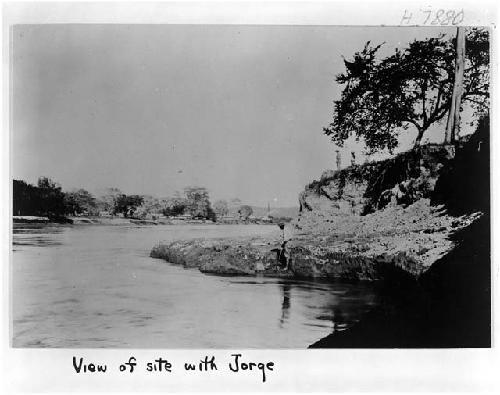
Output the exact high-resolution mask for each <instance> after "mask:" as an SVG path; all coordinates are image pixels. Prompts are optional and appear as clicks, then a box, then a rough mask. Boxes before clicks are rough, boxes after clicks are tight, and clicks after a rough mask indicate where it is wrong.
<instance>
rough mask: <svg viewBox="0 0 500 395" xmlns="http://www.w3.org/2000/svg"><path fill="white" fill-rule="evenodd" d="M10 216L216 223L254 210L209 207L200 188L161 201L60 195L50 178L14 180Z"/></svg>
mask: <svg viewBox="0 0 500 395" xmlns="http://www.w3.org/2000/svg"><path fill="white" fill-rule="evenodd" d="M13 214H14V215H15V216H42V217H48V218H50V219H61V218H65V217H67V216H79V215H86V216H109V215H111V216H114V215H119V216H123V217H125V218H137V219H144V218H148V217H154V216H159V215H164V216H166V217H176V216H188V217H190V218H193V219H205V220H212V221H216V220H217V219H221V218H223V217H226V216H228V215H231V216H233V217H235V218H236V219H238V220H248V219H249V217H250V216H251V215H252V214H253V209H252V207H251V206H248V205H244V204H242V203H241V200H239V199H231V200H230V201H226V200H217V201H215V203H214V204H213V205H212V204H211V202H210V199H209V194H208V191H207V189H206V188H203V187H196V186H194V187H187V188H185V189H184V191H183V194H181V193H179V192H176V193H175V194H174V196H173V197H167V198H161V199H159V198H155V197H153V196H150V195H127V194H124V193H123V192H122V191H121V190H119V189H118V188H107V189H106V190H105V191H104V192H103V193H102V194H101V195H100V196H98V197H96V196H94V195H93V194H91V193H90V192H89V191H87V190H85V189H82V188H80V189H75V190H72V191H63V190H62V187H61V185H59V184H58V183H56V182H54V181H53V180H51V179H50V178H47V177H40V178H39V179H38V182H37V184H36V185H32V184H29V183H27V182H25V181H23V180H13Z"/></svg>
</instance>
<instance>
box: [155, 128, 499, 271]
mask: <svg viewBox="0 0 500 395" xmlns="http://www.w3.org/2000/svg"><path fill="white" fill-rule="evenodd" d="M487 129H489V127H488V128H483V130H487ZM487 141H488V134H487V133H486V134H484V133H483V134H481V133H476V135H475V136H473V137H472V138H471V139H470V141H469V142H468V143H466V144H462V146H461V147H458V148H457V152H456V153H455V147H443V146H435V145H428V146H424V147H421V148H420V149H417V150H412V151H409V152H405V153H402V154H400V155H397V156H395V157H394V158H391V159H388V160H385V161H380V162H372V163H367V164H364V165H360V166H352V167H349V168H346V169H343V170H340V171H331V170H329V171H326V172H325V173H323V175H322V176H321V178H320V180H319V181H314V182H312V183H311V184H309V185H308V186H306V188H305V190H304V191H303V192H302V193H301V194H300V197H299V201H300V214H299V216H298V218H297V219H296V220H294V221H293V222H292V224H290V225H287V226H288V227H289V228H291V229H289V231H288V232H287V233H288V234H289V235H290V236H289V240H288V241H287V243H286V246H285V247H284V248H283V246H282V245H281V243H280V241H279V240H246V241H242V240H217V241H211V242H210V243H208V242H206V241H202V240H201V241H200V240H194V241H187V242H181V243H179V242H177V243H171V244H169V245H163V246H158V247H156V248H155V249H153V251H152V254H151V255H152V256H154V257H158V258H163V259H166V260H168V261H170V262H173V263H180V264H183V265H186V266H195V267H198V268H199V269H200V270H201V271H204V272H212V273H220V274H249V275H254V274H263V275H283V276H296V277H307V278H326V279H348V280H379V279H386V280H387V279H389V280H394V279H397V278H399V279H401V278H403V277H405V276H411V277H413V278H417V277H418V276H419V275H421V274H422V273H424V272H425V271H426V270H427V269H428V268H429V267H430V266H431V265H432V264H433V263H434V262H436V261H437V260H438V259H440V258H442V257H443V256H445V255H446V254H448V253H449V252H450V251H452V250H453V248H454V247H455V246H456V241H454V240H453V238H452V237H451V236H452V235H453V234H455V233H456V232H457V231H459V230H461V229H464V228H467V227H468V226H469V225H471V224H472V223H473V222H475V221H476V220H477V219H478V218H480V217H481V216H483V214H484V213H485V212H486V211H487V210H488V207H489V189H487V191H486V192H485V191H483V192H481V191H479V190H477V188H475V186H474V184H477V182H478V181H477V179H478V178H480V179H481V180H482V181H481V182H482V184H481V185H483V184H484V185H486V186H487V187H488V188H489V177H488V174H489V157H488V155H487V153H488V152H489V151H488V144H487ZM481 147H482V148H481ZM484 185H483V189H484ZM471 191H473V192H472V193H471ZM450 193H455V194H459V195H458V196H450ZM477 195H480V196H482V197H483V199H482V200H481V199H480V200H479V201H478V200H477ZM467 196H469V197H468V198H467ZM207 243H208V244H207ZM285 261H286V264H284V262H285Z"/></svg>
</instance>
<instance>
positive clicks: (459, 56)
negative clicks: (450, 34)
mask: <svg viewBox="0 0 500 395" xmlns="http://www.w3.org/2000/svg"><path fill="white" fill-rule="evenodd" d="M455 50H456V51H455V52H456V54H455V82H454V84H453V93H452V96H451V105H450V111H449V113H448V122H447V123H446V134H445V138H444V142H445V144H452V143H454V142H455V139H456V136H457V134H458V128H459V126H460V105H461V103H462V93H463V81H464V67H465V28H464V27H458V28H457V41H456V48H455Z"/></svg>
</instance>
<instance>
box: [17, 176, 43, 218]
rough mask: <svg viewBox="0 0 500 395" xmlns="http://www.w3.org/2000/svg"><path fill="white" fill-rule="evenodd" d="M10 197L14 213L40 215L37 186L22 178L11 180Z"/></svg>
mask: <svg viewBox="0 0 500 395" xmlns="http://www.w3.org/2000/svg"><path fill="white" fill-rule="evenodd" d="M12 198H13V207H12V212H13V213H14V215H41V214H42V213H41V212H40V207H39V206H40V199H39V193H38V188H37V187H35V186H33V185H31V184H28V183H27V182H25V181H23V180H13V183H12Z"/></svg>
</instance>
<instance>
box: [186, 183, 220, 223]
mask: <svg viewBox="0 0 500 395" xmlns="http://www.w3.org/2000/svg"><path fill="white" fill-rule="evenodd" d="M184 194H185V195H186V203H187V206H186V209H187V212H188V213H189V214H191V216H192V217H193V218H211V217H212V215H213V214H212V213H213V211H212V209H211V207H210V200H209V198H208V191H207V189H206V188H202V187H187V188H185V189H184Z"/></svg>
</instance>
